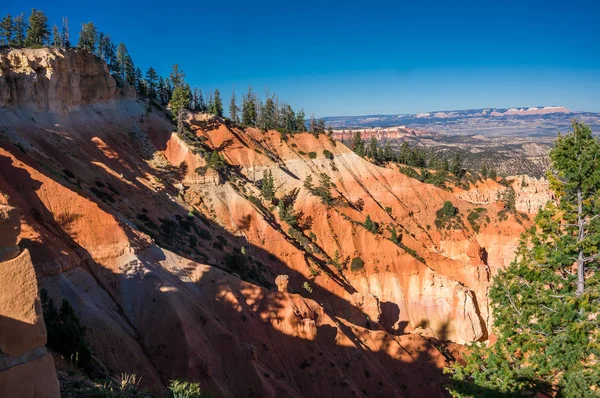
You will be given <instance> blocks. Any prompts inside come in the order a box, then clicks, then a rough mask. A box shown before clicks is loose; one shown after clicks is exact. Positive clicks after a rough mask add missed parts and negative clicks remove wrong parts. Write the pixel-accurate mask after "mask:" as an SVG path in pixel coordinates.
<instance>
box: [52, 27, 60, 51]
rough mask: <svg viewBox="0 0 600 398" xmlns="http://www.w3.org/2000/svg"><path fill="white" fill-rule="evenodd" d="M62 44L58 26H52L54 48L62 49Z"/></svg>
mask: <svg viewBox="0 0 600 398" xmlns="http://www.w3.org/2000/svg"><path fill="white" fill-rule="evenodd" d="M61 44H62V40H61V38H60V32H59V31H58V26H56V25H54V26H52V46H53V47H60V45H61Z"/></svg>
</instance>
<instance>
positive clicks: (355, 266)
mask: <svg viewBox="0 0 600 398" xmlns="http://www.w3.org/2000/svg"><path fill="white" fill-rule="evenodd" d="M364 266H365V262H364V261H363V260H362V258H360V257H354V258H353V259H352V262H351V263H350V269H351V270H352V271H354V272H356V271H360V270H361V269H363V268H364Z"/></svg>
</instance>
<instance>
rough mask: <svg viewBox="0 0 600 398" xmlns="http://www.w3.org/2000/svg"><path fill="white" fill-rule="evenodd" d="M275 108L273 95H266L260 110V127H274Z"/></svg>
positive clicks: (266, 128)
mask: <svg viewBox="0 0 600 398" xmlns="http://www.w3.org/2000/svg"><path fill="white" fill-rule="evenodd" d="M275 109H276V108H275V101H273V97H268V96H267V99H266V101H265V106H264V107H263V108H262V112H261V123H260V128H262V129H263V130H265V131H267V130H271V129H273V128H275Z"/></svg>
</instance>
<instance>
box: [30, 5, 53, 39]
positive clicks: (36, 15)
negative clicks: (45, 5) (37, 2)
mask: <svg viewBox="0 0 600 398" xmlns="http://www.w3.org/2000/svg"><path fill="white" fill-rule="evenodd" d="M49 38H50V30H49V29H48V17H47V16H46V14H44V13H43V12H42V11H38V10H36V9H35V8H33V9H32V10H31V15H30V16H29V26H28V27H27V36H26V37H25V46H27V47H37V46H43V45H44V44H46V42H47V41H48V39H49Z"/></svg>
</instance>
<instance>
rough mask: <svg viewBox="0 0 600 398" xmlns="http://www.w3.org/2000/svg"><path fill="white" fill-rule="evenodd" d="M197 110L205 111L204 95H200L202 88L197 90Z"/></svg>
mask: <svg viewBox="0 0 600 398" xmlns="http://www.w3.org/2000/svg"><path fill="white" fill-rule="evenodd" d="M196 107H197V108H198V109H197V110H198V111H200V112H206V110H207V107H206V102H204V97H203V96H202V90H198V98H197V100H196Z"/></svg>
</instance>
